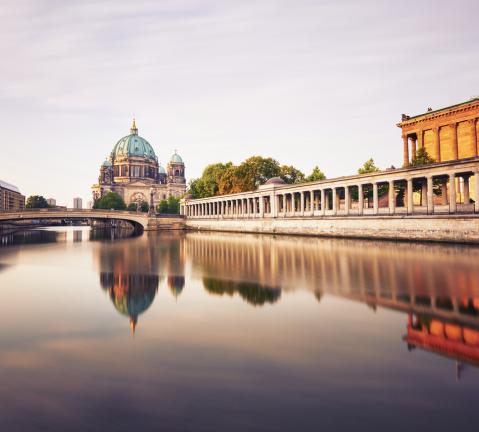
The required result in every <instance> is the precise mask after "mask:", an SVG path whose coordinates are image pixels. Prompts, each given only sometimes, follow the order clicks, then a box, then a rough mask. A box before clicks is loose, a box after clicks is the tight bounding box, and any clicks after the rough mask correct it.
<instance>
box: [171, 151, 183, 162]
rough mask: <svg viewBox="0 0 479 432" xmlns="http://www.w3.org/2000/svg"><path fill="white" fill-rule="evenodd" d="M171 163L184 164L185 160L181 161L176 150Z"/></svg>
mask: <svg viewBox="0 0 479 432" xmlns="http://www.w3.org/2000/svg"><path fill="white" fill-rule="evenodd" d="M170 162H173V163H183V159H181V156H180V155H179V154H178V153H176V150H175V154H174V155H173V156H171V159H170Z"/></svg>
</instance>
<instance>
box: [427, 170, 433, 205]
mask: <svg viewBox="0 0 479 432" xmlns="http://www.w3.org/2000/svg"><path fill="white" fill-rule="evenodd" d="M433 213H434V185H433V181H432V176H428V177H427V214H433Z"/></svg>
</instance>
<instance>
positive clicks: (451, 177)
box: [449, 174, 457, 213]
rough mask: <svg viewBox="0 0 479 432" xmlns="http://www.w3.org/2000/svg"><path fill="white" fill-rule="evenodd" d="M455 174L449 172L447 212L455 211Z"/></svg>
mask: <svg viewBox="0 0 479 432" xmlns="http://www.w3.org/2000/svg"><path fill="white" fill-rule="evenodd" d="M456 209H457V205H456V176H455V174H449V213H456Z"/></svg>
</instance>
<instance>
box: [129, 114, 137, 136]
mask: <svg viewBox="0 0 479 432" xmlns="http://www.w3.org/2000/svg"><path fill="white" fill-rule="evenodd" d="M130 133H131V134H132V135H138V128H137V127H136V121H135V117H133V123H132V124H131V129H130Z"/></svg>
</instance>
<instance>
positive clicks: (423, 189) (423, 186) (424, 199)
mask: <svg viewBox="0 0 479 432" xmlns="http://www.w3.org/2000/svg"><path fill="white" fill-rule="evenodd" d="M421 206H423V207H426V206H427V180H423V181H422V184H421Z"/></svg>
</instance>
